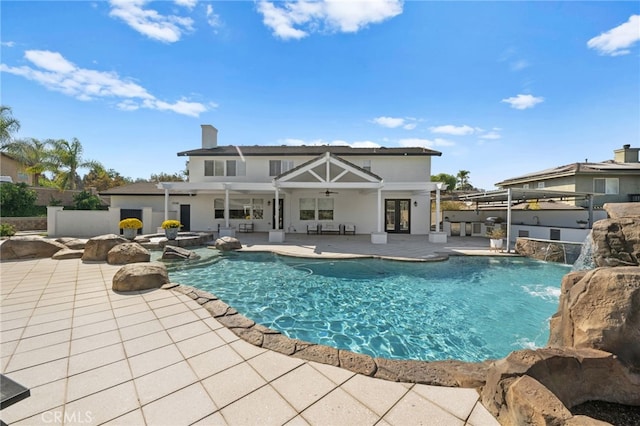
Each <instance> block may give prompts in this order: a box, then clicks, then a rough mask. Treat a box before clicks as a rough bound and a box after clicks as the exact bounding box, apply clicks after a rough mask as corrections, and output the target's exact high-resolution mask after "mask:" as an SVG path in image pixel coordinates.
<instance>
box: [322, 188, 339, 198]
mask: <svg viewBox="0 0 640 426" xmlns="http://www.w3.org/2000/svg"><path fill="white" fill-rule="evenodd" d="M320 193H321V194H324V196H325V197H328V196H330V195H331V194H339V192H336V191H329V190H328V189H327V190H326V191H322V192H320Z"/></svg>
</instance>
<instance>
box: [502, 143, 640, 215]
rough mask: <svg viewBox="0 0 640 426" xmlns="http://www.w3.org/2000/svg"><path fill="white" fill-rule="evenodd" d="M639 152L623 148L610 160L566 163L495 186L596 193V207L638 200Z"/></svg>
mask: <svg viewBox="0 0 640 426" xmlns="http://www.w3.org/2000/svg"><path fill="white" fill-rule="evenodd" d="M638 151H640V148H631V145H624V146H623V147H622V149H616V150H614V159H613V160H608V161H603V162H599V163H590V162H584V163H573V164H568V165H565V166H560V167H556V168H553V169H548V170H542V171H539V172H535V173H529V174H526V175H523V176H518V177H514V178H510V179H506V180H504V181H502V182H498V183H497V184H496V186H499V187H500V188H502V189H507V188H523V189H545V190H551V191H554V190H556V191H574V192H591V193H595V195H594V197H593V205H594V206H595V207H601V206H602V205H603V204H604V203H619V202H630V201H640V163H639V162H638ZM579 205H582V204H579ZM583 206H584V205H583ZM585 207H586V206H585Z"/></svg>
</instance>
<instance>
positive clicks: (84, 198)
mask: <svg viewBox="0 0 640 426" xmlns="http://www.w3.org/2000/svg"><path fill="white" fill-rule="evenodd" d="M73 202H74V205H75V207H76V209H77V210H99V209H100V206H101V205H102V202H101V201H100V198H99V197H98V196H97V195H93V194H92V193H91V192H89V191H81V192H79V193H77V194H76V195H74V196H73Z"/></svg>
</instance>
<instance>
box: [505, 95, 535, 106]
mask: <svg viewBox="0 0 640 426" xmlns="http://www.w3.org/2000/svg"><path fill="white" fill-rule="evenodd" d="M500 102H505V103H508V104H509V105H511V108H515V109H527V108H533V107H534V106H536V105H537V104H539V103H541V102H544V98H543V97H536V96H533V95H517V96H512V97H510V98H505V99H503V100H501V101H500Z"/></svg>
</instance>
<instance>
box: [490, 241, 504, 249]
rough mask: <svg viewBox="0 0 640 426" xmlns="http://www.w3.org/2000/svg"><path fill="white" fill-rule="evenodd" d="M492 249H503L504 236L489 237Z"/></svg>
mask: <svg viewBox="0 0 640 426" xmlns="http://www.w3.org/2000/svg"><path fill="white" fill-rule="evenodd" d="M489 244H490V251H502V238H499V239H498V238H491V239H489Z"/></svg>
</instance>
